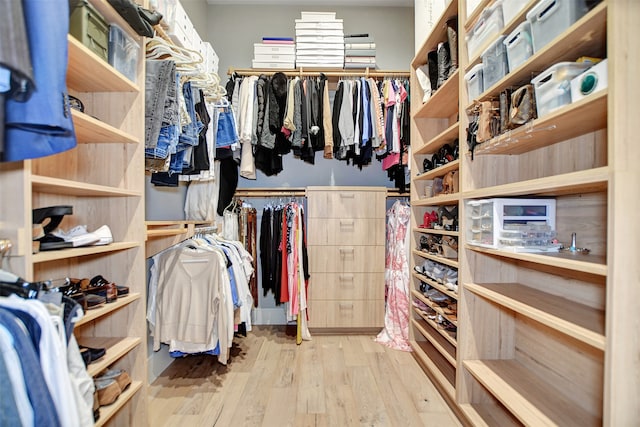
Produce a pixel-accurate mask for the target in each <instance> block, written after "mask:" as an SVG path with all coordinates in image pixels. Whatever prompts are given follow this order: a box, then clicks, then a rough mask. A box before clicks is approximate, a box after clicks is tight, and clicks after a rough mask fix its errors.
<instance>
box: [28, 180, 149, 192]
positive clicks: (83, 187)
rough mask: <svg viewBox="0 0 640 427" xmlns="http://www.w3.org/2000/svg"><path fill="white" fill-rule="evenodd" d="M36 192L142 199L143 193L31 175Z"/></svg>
mask: <svg viewBox="0 0 640 427" xmlns="http://www.w3.org/2000/svg"><path fill="white" fill-rule="evenodd" d="M31 185H32V187H33V191H34V192H38V193H51V194H65V195H67V196H82V197H142V192H141V191H137V190H129V189H123V188H115V187H107V186H105V185H96V184H89V183H86V182H80V181H71V180H68V179H60V178H53V177H50V176H43V175H31Z"/></svg>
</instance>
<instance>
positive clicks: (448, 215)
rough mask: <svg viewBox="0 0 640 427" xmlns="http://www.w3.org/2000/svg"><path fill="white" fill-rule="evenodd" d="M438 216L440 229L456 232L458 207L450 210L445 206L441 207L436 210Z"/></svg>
mask: <svg viewBox="0 0 640 427" xmlns="http://www.w3.org/2000/svg"><path fill="white" fill-rule="evenodd" d="M438 216H439V218H440V220H439V226H440V229H442V230H447V231H458V205H455V206H454V207H453V208H452V209H451V210H449V209H447V207H446V206H441V207H440V209H438Z"/></svg>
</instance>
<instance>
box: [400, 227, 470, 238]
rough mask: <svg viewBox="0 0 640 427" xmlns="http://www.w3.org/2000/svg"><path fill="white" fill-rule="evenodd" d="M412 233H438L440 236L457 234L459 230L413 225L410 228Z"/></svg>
mask: <svg viewBox="0 0 640 427" xmlns="http://www.w3.org/2000/svg"><path fill="white" fill-rule="evenodd" d="M411 231H413V232H414V233H427V234H438V235H441V236H455V237H457V236H459V235H460V232H459V231H447V230H436V229H434V228H422V227H414V228H412V229H411Z"/></svg>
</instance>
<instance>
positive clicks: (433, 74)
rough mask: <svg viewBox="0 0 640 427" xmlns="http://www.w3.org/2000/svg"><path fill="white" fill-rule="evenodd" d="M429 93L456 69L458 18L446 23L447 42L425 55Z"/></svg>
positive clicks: (436, 88)
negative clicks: (429, 86) (429, 84)
mask: <svg viewBox="0 0 640 427" xmlns="http://www.w3.org/2000/svg"><path fill="white" fill-rule="evenodd" d="M427 67H428V69H429V80H430V82H431V92H432V93H433V92H435V91H436V90H438V89H439V88H440V86H442V85H443V84H444V82H445V81H446V80H447V79H448V78H449V77H451V75H452V74H453V73H455V72H456V70H457V69H458V18H457V17H454V18H451V19H449V20H448V21H447V41H445V42H441V43H438V48H437V49H436V50H432V51H431V52H429V53H428V54H427Z"/></svg>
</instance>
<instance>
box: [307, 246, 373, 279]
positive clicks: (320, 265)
mask: <svg viewBox="0 0 640 427" xmlns="http://www.w3.org/2000/svg"><path fill="white" fill-rule="evenodd" d="M309 271H310V272H311V274H313V273H374V272H384V246H353V245H344V246H311V245H309Z"/></svg>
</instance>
